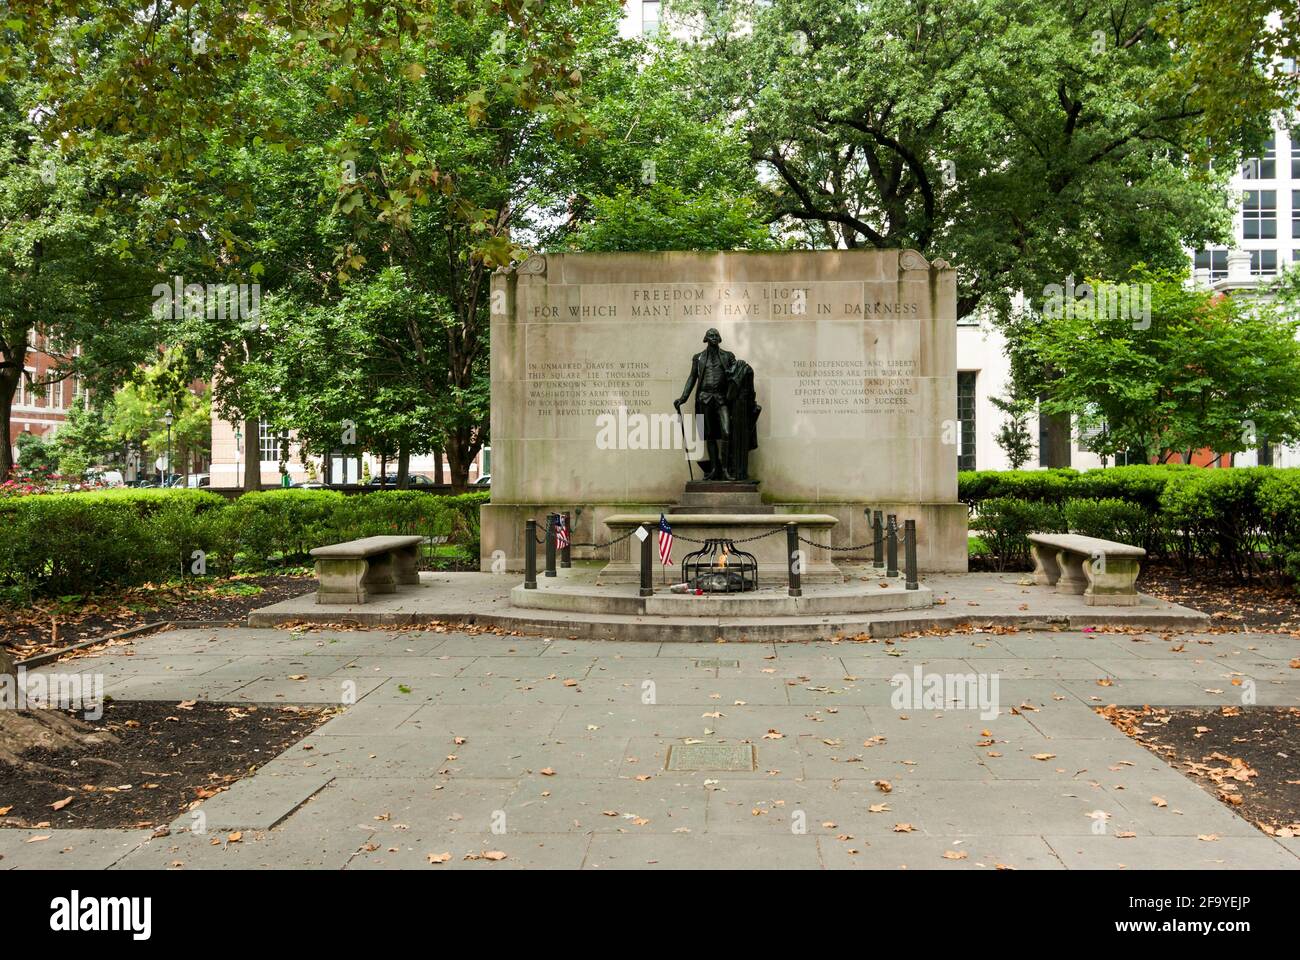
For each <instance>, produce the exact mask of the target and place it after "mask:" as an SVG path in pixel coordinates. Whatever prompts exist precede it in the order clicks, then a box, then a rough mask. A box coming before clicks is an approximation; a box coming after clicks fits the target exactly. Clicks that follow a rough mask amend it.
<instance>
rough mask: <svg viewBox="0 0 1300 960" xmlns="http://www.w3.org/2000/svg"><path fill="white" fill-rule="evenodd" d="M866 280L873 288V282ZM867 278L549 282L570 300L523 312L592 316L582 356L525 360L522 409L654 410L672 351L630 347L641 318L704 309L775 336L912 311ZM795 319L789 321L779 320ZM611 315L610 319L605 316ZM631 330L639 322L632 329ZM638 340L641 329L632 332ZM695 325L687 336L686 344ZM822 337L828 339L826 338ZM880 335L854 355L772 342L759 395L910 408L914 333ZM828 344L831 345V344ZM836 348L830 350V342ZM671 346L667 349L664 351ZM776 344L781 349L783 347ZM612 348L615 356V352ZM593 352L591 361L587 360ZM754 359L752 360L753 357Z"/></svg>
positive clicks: (533, 316) (669, 377)
mask: <svg viewBox="0 0 1300 960" xmlns="http://www.w3.org/2000/svg"><path fill="white" fill-rule="evenodd" d="M873 288H874V289H873ZM876 289H879V287H876V285H873V284H864V283H862V282H840V281H827V282H820V281H819V282H814V283H807V284H792V283H786V284H783V283H756V284H668V285H661V286H641V285H633V284H588V285H584V286H582V287H576V286H575V287H568V288H565V287H563V285H560V286H559V287H552V288H551V289H550V295H551V297H553V298H554V299H557V300H560V301H569V300H571V299H572V298H573V297H575V296H579V295H580V296H581V299H582V300H583V301H584V302H583V303H581V304H578V303H573V302H562V303H547V304H532V305H530V306H525V308H524V310H523V311H522V315H523V317H525V318H526V319H527V320H529V321H532V322H537V323H543V324H545V323H551V322H558V323H559V324H561V325H567V324H568V323H571V322H574V321H577V322H578V323H581V322H582V321H584V320H585V321H589V322H594V323H595V324H596V326H594V327H592V328H589V329H584V331H583V333H582V334H581V337H580V340H579V343H580V344H581V349H582V352H583V354H585V355H586V356H587V357H588V359H565V358H563V357H557V356H555V355H553V354H552V355H551V356H548V357H546V358H545V359H537V360H530V362H528V364H527V373H526V376H527V380H528V385H527V400H526V403H527V408H528V413H529V415H530V416H536V417H539V418H541V419H547V420H550V419H558V418H574V417H588V416H600V415H602V414H618V413H619V412H620V410H621V411H623V412H625V413H629V414H630V413H654V412H661V408H664V407H665V403H664V402H663V401H662V398H660V401H656V399H655V398H656V397H658V396H659V394H660V393H662V391H661V390H655V389H653V387H654V385H655V382H656V381H662V382H664V383H665V384H667V383H674V382H675V381H676V380H677V379H679V378H680V376H679V375H680V370H678V366H679V365H680V364H678V363H676V362H675V361H677V360H679V357H677V355H676V353H673V352H671V351H668V350H667V348H666V345H665V344H664V343H662V342H658V345H657V346H655V347H654V348H653V353H654V357H653V362H652V361H651V360H647V359H646V358H645V351H638V352H637V353H636V354H632V350H631V348H630V347H629V344H628V342H627V340H628V334H627V333H626V332H625V331H624V330H623V329H621V327H622V324H624V323H630V324H632V326H633V329H635V327H636V324H638V323H639V322H641V321H642V320H652V321H658V322H664V321H668V322H672V321H679V322H680V321H690V320H693V319H699V320H708V319H713V318H722V319H724V320H725V319H733V320H741V321H745V320H748V321H758V322H760V323H767V324H775V326H772V327H770V328H765V329H764V330H763V331H762V332H761V333H754V334H751V336H755V337H762V338H765V339H767V341H768V344H769V345H770V344H773V343H775V344H780V343H782V342H785V339H786V338H793V340H792V341H790V342H792V343H795V342H801V341H803V339H804V338H807V337H811V336H813V329H814V327H815V325H816V323H815V322H816V321H836V320H838V321H851V320H867V321H877V322H879V321H886V322H888V321H909V320H912V321H914V320H916V319H918V318H919V314H920V305H919V304H917V303H915V302H897V301H891V300H887V299H881V298H877V297H874V296H872V294H873V293H874V292H875V290H876ZM798 321H803V323H802V324H800V325H799V326H798V327H786V323H789V322H798ZM611 322H612V325H611ZM638 332H640V331H638ZM637 339H638V340H640V341H641V342H644V337H643V334H642V336H639V337H637ZM695 339H696V333H695V331H694V330H693V329H692V331H691V336H690V338H689V340H690V343H691V344H694V342H695ZM830 342H832V343H833V342H834V341H833V340H832V341H830ZM891 342H893V343H894V344H895V345H894V346H892V347H885V346H884V345H883V344H882V346H881V348H880V349H879V351H878V352H877V355H872V356H865V357H860V358H855V357H853V356H852V355H851V354H849V355H847V356H845V357H843V358H841V357H833V358H826V359H793V358H792V357H791V356H790V354H797V353H799V352H800V351H798V350H794V349H791V350H789V351H783V350H780V349H778V350H774V351H771V352H773V353H775V355H776V356H777V357H779V358H780V359H779V360H777V362H776V363H772V362H770V361H768V362H765V363H763V364H762V369H761V370H760V382H761V383H762V387H761V388H760V389H761V390H762V391H763V392H764V393H765V394H766V395H767V397H768V400H769V402H772V403H776V404H778V405H779V406H780V407H783V408H785V410H787V411H789V412H791V413H794V414H808V415H825V414H871V415H883V416H892V415H905V414H908V413H911V412H913V411H914V403H915V399H916V393H917V390H916V376H917V372H918V370H917V361H916V359H915V357H914V356H911V355H910V354H914V352H915V347H916V342H917V341H916V340H915V338H902V339H901V340H898V341H893V340H892V339H891ZM831 349H835V348H831ZM837 352H838V351H837ZM670 353H671V356H670V355H669V354H670ZM783 353H784V354H785V355H784V356H783ZM620 354H622V356H621V357H620V356H619V355H620ZM592 355H603V359H601V360H593V359H589V357H590V356H592ZM754 359H757V357H755V358H754Z"/></svg>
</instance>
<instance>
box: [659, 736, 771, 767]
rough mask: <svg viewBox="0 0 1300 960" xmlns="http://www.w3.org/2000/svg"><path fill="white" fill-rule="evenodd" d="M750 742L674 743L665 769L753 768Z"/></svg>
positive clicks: (752, 746)
mask: <svg viewBox="0 0 1300 960" xmlns="http://www.w3.org/2000/svg"><path fill="white" fill-rule="evenodd" d="M754 760H755V758H754V745H753V744H752V743H736V744H731V743H674V744H673V745H672V746H670V747H669V748H668V763H667V765H666V766H665V768H664V769H666V770H726V771H731V772H737V771H741V770H754V769H756V764H755V762H754Z"/></svg>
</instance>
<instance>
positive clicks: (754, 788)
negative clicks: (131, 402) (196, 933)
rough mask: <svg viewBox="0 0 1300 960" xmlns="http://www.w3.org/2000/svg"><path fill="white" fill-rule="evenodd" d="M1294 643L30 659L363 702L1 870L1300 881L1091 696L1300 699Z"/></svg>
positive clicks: (401, 648) (360, 642) (1087, 635)
mask: <svg viewBox="0 0 1300 960" xmlns="http://www.w3.org/2000/svg"><path fill="white" fill-rule="evenodd" d="M1296 646H1297V642H1296V640H1295V639H1294V638H1291V637H1288V636H1280V635H1251V634H1220V635H1213V634H1181V635H1178V636H1177V637H1173V638H1162V637H1161V636H1160V635H1158V634H1156V633H1148V634H1129V633H1103V632H1085V631H1062V632H1049V631H1042V632H1009V633H1008V632H1000V633H995V632H987V633H970V634H955V635H948V636H935V637H919V638H913V639H899V640H896V641H883V640H878V641H871V642H859V641H847V640H846V641H842V642H838V643H836V642H810V643H788V644H771V643H743V644H742V643H672V642H662V643H642V642H616V641H591V640H566V639H554V640H545V639H539V638H532V637H527V638H525V637H511V636H499V635H495V634H491V633H479V634H473V635H470V634H466V633H461V632H449V631H448V632H439V631H437V630H421V631H409V632H401V631H391V630H390V631H383V630H374V631H333V632H332V631H329V630H325V631H320V632H303V631H296V632H295V631H289V630H265V629H243V628H216V629H204V630H172V631H168V632H165V633H160V634H156V635H153V636H148V637H144V638H142V639H139V640H137V641H135V642H134V643H132V644H130V645H127V646H115V647H112V648H109V649H108V650H107V651H106V652H104V653H103V654H101V655H98V656H92V657H84V658H81V659H76V660H72V661H67V662H64V663H60V664H56V665H54V666H51V667H46V668H43V669H44V670H46V671H67V670H79V671H89V672H92V673H100V674H103V676H104V683H105V692H106V693H107V694H108V695H110V696H112V697H115V698H118V699H123V700H127V699H149V700H164V701H166V700H177V701H180V700H187V699H189V700H195V699H197V700H212V701H222V702H231V703H257V704H291V703H296V704H339V703H340V702H341V701H343V700H344V699H345V698H346V699H349V700H351V699H355V702H354V703H351V704H350V705H348V706H346V707H342V708H341V709H340V712H339V714H338V715H337V716H335V717H334V718H332V719H330V720H329V721H328V722H327V723H325V724H324V725H323V726H322V727H320V728H319V729H318V730H317V731H316V732H315V733H313V734H311V735H310V736H308V737H307V738H305V739H304V740H302V741H301V742H299V743H297V744H296V745H294V746H292V747H290V748H289V749H288V750H286V751H285V752H284V753H283V754H281V755H280V756H278V757H275V758H274V759H272V760H271V761H270V762H268V763H267V764H266V765H264V766H263V767H261V768H260V769H259V770H258V771H257V772H256V773H255V774H254V775H253V776H251V777H248V778H246V779H244V780H242V781H240V782H239V783H237V784H235V785H234V786H233V787H232V788H231V789H230V790H228V791H226V792H223V793H221V794H219V795H217V796H215V797H213V798H211V799H209V800H207V801H205V802H204V803H203V804H202V806H201V807H200V808H199V810H200V811H202V813H203V818H202V820H203V821H204V822H203V827H204V828H205V829H204V830H203V831H201V832H195V831H194V829H193V827H194V825H195V823H196V820H195V818H194V817H193V816H192V815H191V814H186V815H185V816H182V817H181V818H179V819H178V820H177V821H176V822H175V823H174V824H173V825H172V828H171V834H170V835H169V836H165V837H157V838H151V837H150V833H149V832H148V831H143V830H134V831H133V830H42V831H33V830H5V831H0V854H3V860H0V869H20V868H49V867H88V868H112V869H133V868H145V869H151V868H152V869H194V868H219V867H277V868H302V867H317V868H324V869H338V868H347V869H367V868H385V867H389V868H392V867H419V868H424V869H454V868H459V867H476V868H480V869H493V870H499V869H509V868H511V867H562V868H578V867H583V868H590V869H618V868H624V869H643V868H650V867H697V868H698V867H781V868H810V869H814V868H832V867H834V868H854V867H857V868H878V869H898V868H902V867H908V868H912V869H916V868H944V869H997V868H1006V867H1011V868H1015V869H1061V868H1081V867H1082V868H1117V867H1129V868H1141V867H1156V868H1197V867H1204V868H1214V867H1264V868H1296V867H1300V840H1298V839H1272V838H1270V837H1268V836H1265V835H1264V834H1263V833H1261V832H1260V831H1259V830H1258V829H1256V828H1255V827H1254V826H1252V825H1251V824H1249V823H1247V822H1246V821H1245V820H1243V819H1241V818H1239V817H1238V816H1236V815H1235V814H1234V813H1232V812H1231V811H1230V810H1229V809H1228V808H1227V807H1226V806H1225V805H1224V804H1222V803H1220V802H1219V801H1217V800H1216V799H1215V798H1213V797H1212V796H1210V795H1209V794H1208V793H1206V792H1204V791H1203V790H1202V789H1201V788H1200V787H1198V786H1196V785H1195V784H1194V783H1192V782H1191V781H1189V780H1188V779H1186V778H1185V777H1184V776H1182V775H1181V774H1179V773H1177V772H1175V771H1174V770H1173V769H1171V768H1170V767H1169V766H1168V765H1167V764H1166V763H1165V762H1164V761H1162V760H1160V759H1158V758H1156V757H1155V756H1153V755H1152V754H1151V753H1149V752H1148V751H1147V750H1145V749H1144V748H1142V747H1141V746H1139V745H1137V744H1136V743H1134V742H1133V741H1132V740H1130V739H1129V738H1128V737H1127V736H1125V735H1124V734H1123V733H1121V732H1120V731H1119V730H1117V729H1116V728H1115V727H1113V726H1112V725H1111V724H1110V723H1108V722H1107V721H1106V720H1105V719H1103V718H1102V717H1100V716H1098V715H1097V714H1096V713H1094V712H1093V708H1094V707H1097V706H1101V705H1104V704H1108V703H1120V704H1144V703H1146V704H1152V705H1228V704H1238V703H1241V702H1242V689H1243V686H1249V687H1250V688H1251V689H1252V690H1253V692H1254V695H1255V698H1256V700H1257V702H1258V703H1259V704H1261V705H1291V706H1295V705H1300V671H1297V670H1295V669H1291V668H1290V667H1289V666H1288V662H1289V660H1290V659H1291V658H1293V657H1295V656H1296ZM918 667H919V668H920V669H921V673H922V675H932V674H942V675H949V676H953V675H956V676H960V675H965V674H972V675H976V676H979V677H982V678H984V679H985V680H988V679H990V678H992V677H993V676H995V675H996V677H997V683H998V687H997V700H998V702H999V704H1000V707H1001V711H1000V712H999V713H998V715H997V716H989V717H986V716H984V715H983V714H982V711H981V710H980V709H978V708H977V707H976V706H975V705H974V704H972V707H973V708H972V709H948V710H942V709H933V708H932V707H929V706H927V704H926V703H925V702H922V703H921V704H920V705H919V706H905V707H901V708H900V707H898V706H897V705H895V704H891V696H893V695H894V693H895V687H894V686H892V685H891V684H890V679H889V678H891V677H893V676H894V675H896V674H900V673H901V674H906V675H908V676H909V677H912V676H913V674H914V671H915V669H916V668H918ZM1099 680H1105V681H1108V685H1102V684H1099V683H1098V681H1099ZM1234 680H1235V681H1240V683H1234ZM1248 680H1249V681H1253V684H1246V681H1248ZM908 689H909V690H910V686H909V688H908ZM700 747H703V748H705V749H703V750H699V749H692V748H700ZM670 749H671V750H672V751H673V757H672V761H671V763H670V762H669V751H670ZM693 767H704V768H705V769H692V768H693ZM1155 797H1158V798H1161V799H1163V800H1164V801H1165V802H1166V805H1165V806H1158V805H1157V804H1155V803H1154V802H1153V798H1155ZM232 832H238V833H239V834H241V836H240V838H239V840H238V842H229V836H230V834H231V833H232ZM1130 834H1131V836H1129V835H1130ZM34 835H40V836H48V837H50V839H49V840H47V841H42V842H38V843H28V842H27V841H28V840H29V839H30V838H31V837H32V836H34ZM1201 838H1208V839H1201ZM484 854H490V855H491V856H489V857H485V856H483V855H484ZM499 854H504V855H505V857H504V859H500V858H499V857H498V855H499ZM444 855H449V858H447V859H446V860H445V862H441V863H437V864H432V863H430V857H433V858H434V859H435V860H441V859H442V858H443V857H444Z"/></svg>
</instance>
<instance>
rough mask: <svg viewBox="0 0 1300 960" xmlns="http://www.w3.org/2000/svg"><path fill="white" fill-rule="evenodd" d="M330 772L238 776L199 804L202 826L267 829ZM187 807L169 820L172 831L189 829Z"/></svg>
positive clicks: (319, 785) (311, 793)
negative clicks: (238, 779)
mask: <svg viewBox="0 0 1300 960" xmlns="http://www.w3.org/2000/svg"><path fill="white" fill-rule="evenodd" d="M333 779H334V777H333V775H331V774H322V773H319V772H315V771H304V772H303V773H301V774H299V775H298V776H293V777H288V776H282V777H273V776H260V777H259V776H255V777H249V778H248V779H246V780H240V781H239V782H238V783H236V784H234V785H233V786H231V787H230V789H229V790H223V791H222V792H221V793H219V794H217V795H216V796H215V797H212V798H211V799H209V800H205V801H204V802H203V803H202V804H201V805H200V807H199V810H201V811H202V814H203V816H202V822H203V824H204V828H205V829H207V830H209V831H213V830H270V829H271V828H272V827H274V826H275V825H276V824H278V823H279V822H280V821H282V820H284V819H285V818H287V817H288V816H289V815H290V814H292V813H293V812H294V811H295V810H297V809H298V807H300V806H302V804H304V803H306V802H307V801H308V800H309V799H310V798H311V797H313V796H314V795H315V794H316V793H317V792H318V791H319V790H321V789H322V788H324V786H325V785H326V784H327V783H329V782H330V781H331V780H333ZM195 812H196V811H191V812H190V813H187V814H185V815H184V816H182V817H180V818H179V819H177V820H176V821H175V822H174V823H173V824H172V830H173V832H177V831H184V830H189V829H192V826H193V824H194V816H193V814H194V813H195Z"/></svg>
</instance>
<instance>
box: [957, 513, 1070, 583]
mask: <svg viewBox="0 0 1300 960" xmlns="http://www.w3.org/2000/svg"><path fill="white" fill-rule="evenodd" d="M970 528H971V529H972V530H977V531H979V532H980V534H981V536H982V539H983V540H984V542H985V544H986V545H987V547H988V552H989V556H990V557H991V558H992V561H993V564H994V566H995V567H996V568H997V569H998V570H1008V569H1011V570H1014V569H1017V568H1020V569H1023V568H1025V567H1027V566H1028V564H1029V540H1028V536H1029V534H1031V533H1062V532H1064V530H1065V520H1064V517H1063V516H1062V513H1061V508H1060V507H1058V506H1057V505H1056V504H1052V503H1034V502H1032V501H1029V500H1019V499H1017V498H1015V497H996V498H994V499H992V500H985V501H984V502H983V503H981V504H980V510H979V513H978V514H977V515H976V516H975V517H974V518H973V519H972V520H971V523H970Z"/></svg>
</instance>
